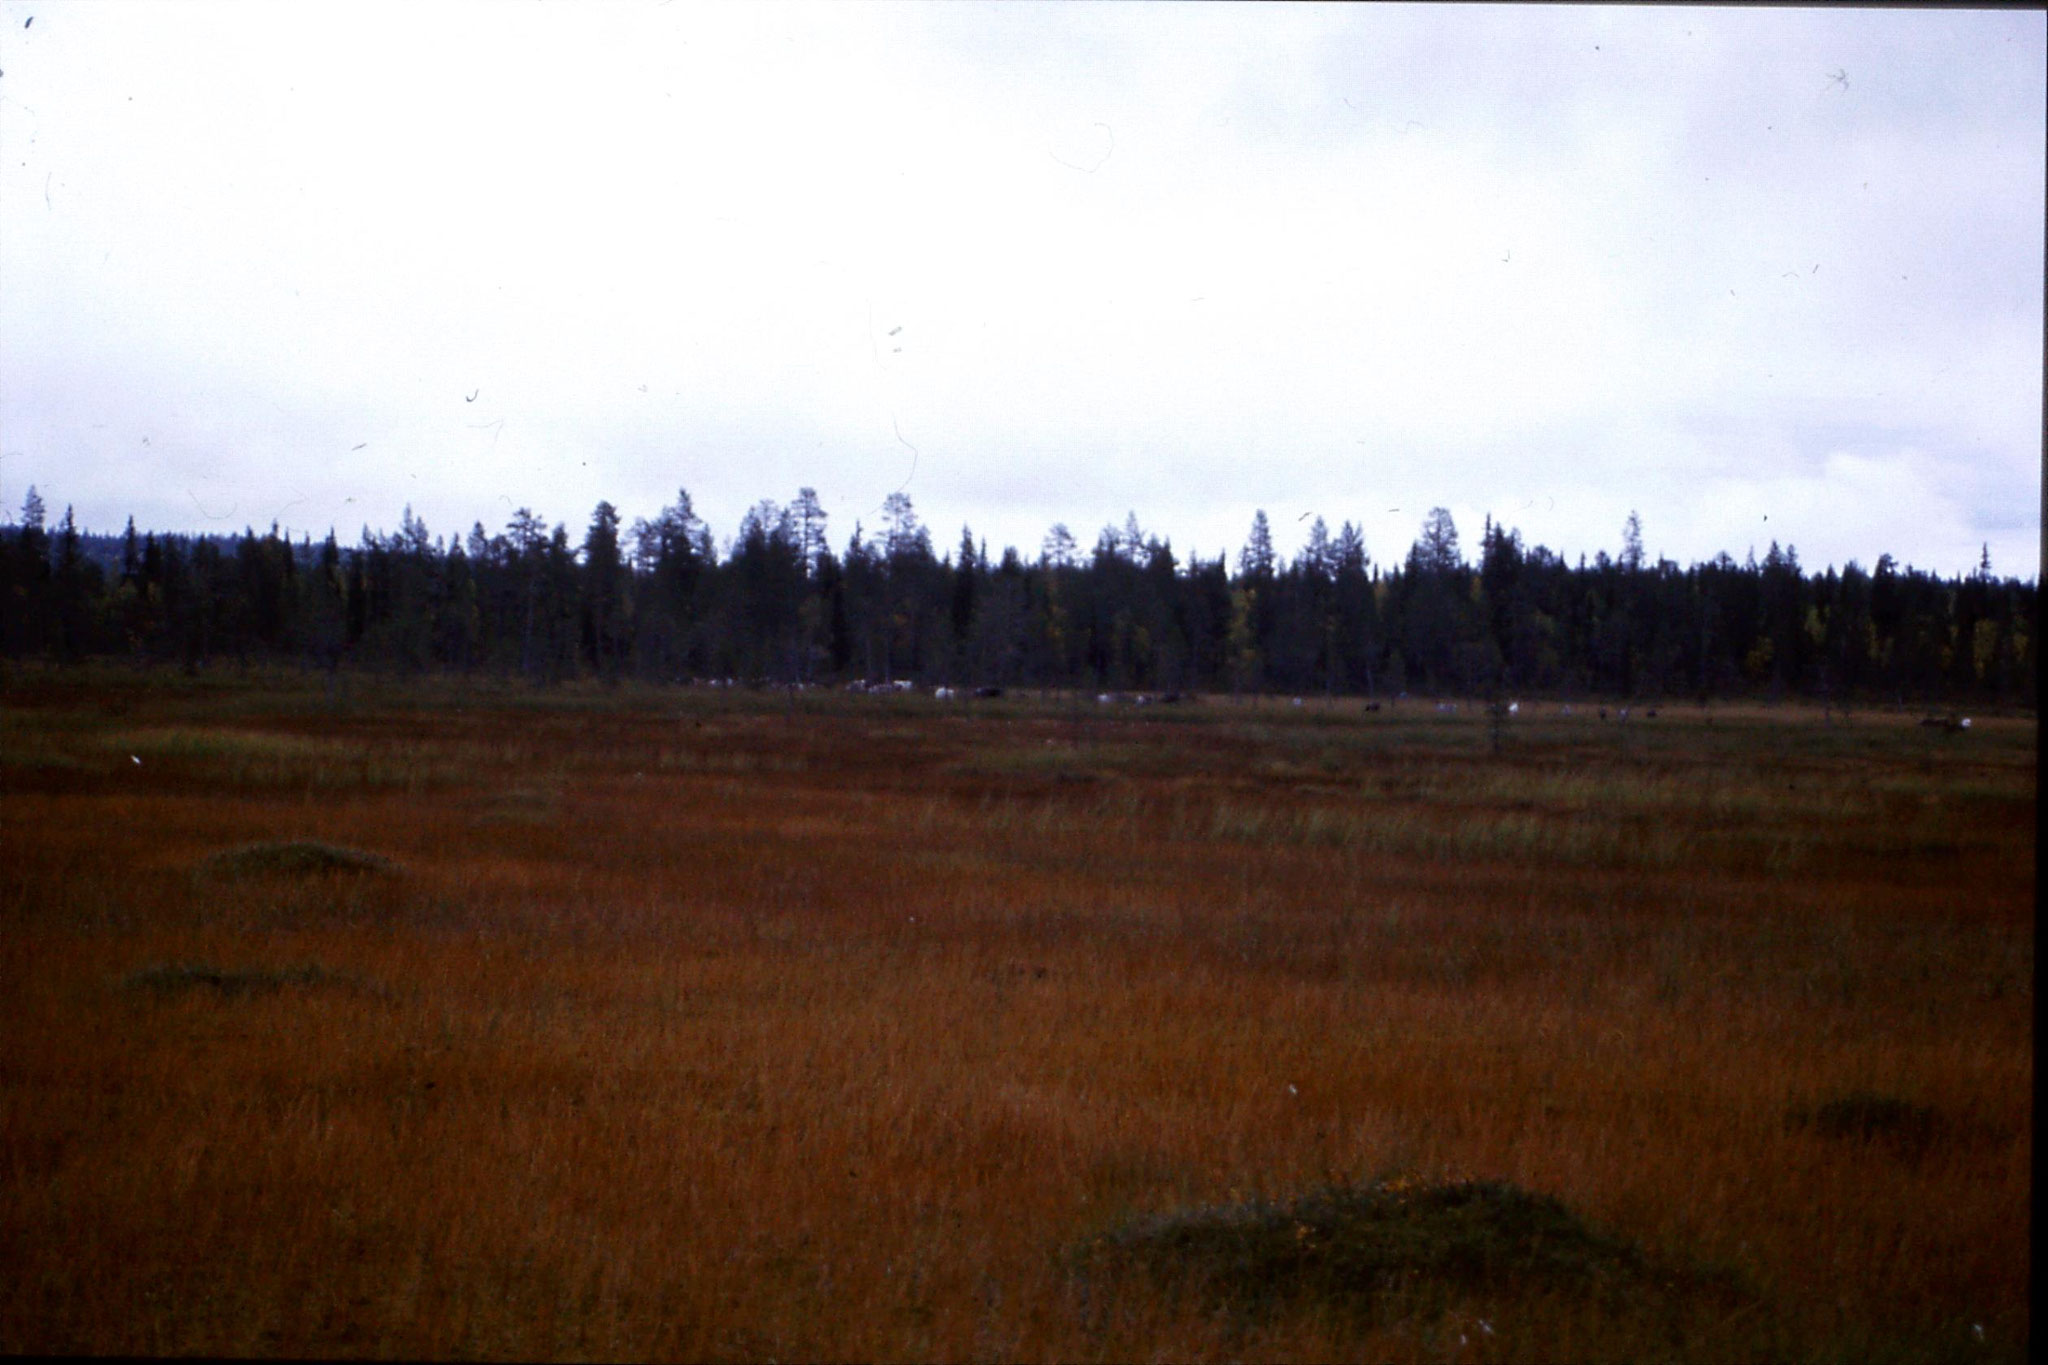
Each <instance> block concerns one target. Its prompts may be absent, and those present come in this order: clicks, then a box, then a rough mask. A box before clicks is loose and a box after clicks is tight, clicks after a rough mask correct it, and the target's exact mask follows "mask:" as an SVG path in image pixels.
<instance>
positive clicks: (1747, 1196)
mask: <svg viewBox="0 0 2048 1365" xmlns="http://www.w3.org/2000/svg"><path fill="white" fill-rule="evenodd" d="M352 688H353V691H352V694H351V695H350V696H348V697H347V698H345V699H344V700H343V701H342V702H340V703H338V704H337V703H332V702H330V701H329V700H328V699H327V697H326V696H325V694H324V692H323V690H322V688H321V687H320V686H319V685H318V684H317V683H315V684H306V685H301V684H299V683H297V682H295V681H292V680H290V679H271V680H269V681H268V683H267V684H265V685H256V684H214V683H204V682H187V681H182V680H181V681H178V682H175V683H174V682H172V681H170V680H167V679H164V678H160V677H148V676H144V677H140V678H135V679H129V678H119V677H115V676H113V675H111V674H104V675H102V674H93V675H87V677H86V679H85V680H83V681H81V680H80V679H78V678H76V677H74V676H71V675H65V674H59V673H54V672H52V673H44V674H29V675H20V674H17V675H16V676H15V677H14V679H13V680H12V681H11V682H10V684H9V685H8V689H7V691H6V694H5V702H6V704H5V707H4V710H0V869H4V871H0V925H4V933H0V1036H4V1038H5V1047H4V1050H0V1350H5V1351H10V1352H22V1351H94V1352H151V1353H171V1352H210V1353H231V1354H243V1353H249V1354H289V1355H309V1354H310V1355H357V1354H361V1355H390V1354H402V1355H408V1356H430V1357H437V1356H454V1355H513V1356H520V1357H547V1356H573V1357H579V1358H581V1357H617V1356H625V1357H636V1358H645V1357H681V1358H691V1359H713V1358H765V1357H778V1358H786V1357H790V1356H798V1357H811V1358H821V1357H831V1358H850V1357H858V1358H892V1359H893V1358H977V1359H988V1358H994V1359H1027V1358H1063V1359H1082V1358H1098V1357H1106V1358H1117V1359H1129V1358H1141V1357H1142V1358H1151V1357H1156V1356H1165V1357H1173V1358H1186V1357H1205V1356H1240V1357H1260V1358H1299V1357H1309V1358H1319V1357H1326V1356H1330V1355H1336V1354H1342V1355H1347V1356H1366V1357H1371V1358H1385V1359H1416V1360H1434V1359H1445V1360H1484V1359H1502V1360H1507V1359H1512V1360H1531V1359H1543V1358H1549V1359H1581V1358H1589V1357H1613V1358H1628V1359H1639V1358H1643V1357H1646V1356H1649V1357H1677V1358H1693V1359H1702V1360H1709V1359H1711V1360H1719V1359H1727V1358H1738V1357H1741V1358H1773V1359H1819V1358H1828V1359H1843V1358H1868V1357H1872V1356H1885V1357H1887V1358H1898V1359H1905V1358H1920V1357H1925V1356H1944V1357H1949V1358H1957V1359H1976V1358H2004V1359H2018V1358H2022V1357H2023V1356H2024V1355H2025V1353H2026V1349H2027V1343H2028V1341H2029V1336H2030V1319H2029V1316H2028V1302H2027V1292H2026V1291H2027V1282H2028V1271H2029V1249H2028V1205H2029V1202H2030V1199H2031V1191H2032V1187H2031V1172H2030V1159H2031V1146H2032V1127H2031V1112H2030V1096H2031V1085H2032V1075H2033V1042H2032V1034H2031V1025H2032V1014H2033V929H2032V906H2033V884H2034V872H2035V861H2034V860H2035V851H2034V810H2035V781H2036V774H2035V759H2034V722H2033V721H2032V719H2031V718H2028V719H2024V720H2019V719H2014V720H2004V721H2000V720H1985V719H1979V720H1978V721H1977V723H1976V724H1975V726H1973V728H1972V729H1970V730H1969V731H1967V732H1964V733H1961V734H1948V733H1944V732H1937V731H1930V730H1928V729H1924V728H1922V727H1920V726H1918V725H1917V724H1915V723H1914V722H1915V721H1916V720H1917V719H1918V718H1917V717H1893V716H1884V715H1878V714H1874V713H1872V714H1864V715H1858V716H1856V717H1854V718H1853V719H1852V720H1851V721H1850V722H1848V723H1846V724H1834V725H1825V724H1823V723H1822V719H1821V717H1820V716H1819V715H1818V714H1814V713H1799V712H1792V711H1789V710H1788V711H1785V712H1782V713H1778V712H1766V711H1761V710H1758V711H1751V712H1734V711H1722V710H1717V711H1715V712H1714V713H1713V714H1712V715H1711V716H1708V715H1705V714H1703V713H1701V712H1700V711H1698V710H1697V709H1694V708H1676V707H1674V708H1667V709H1666V711H1665V714H1664V715H1663V716H1662V717H1660V718H1658V719H1657V720H1655V721H1650V722H1638V721H1634V720H1632V721H1631V722H1630V723H1629V725H1628V726H1627V727H1626V728H1623V727H1621V726H1619V725H1615V724H1609V725H1602V724H1601V723H1599V722H1598V721H1597V720H1594V719H1592V718H1590V717H1571V718H1566V717H1563V716H1561V715H1559V714H1558V713H1557V711H1556V709H1555V708H1551V707H1543V708H1536V709H1537V710H1539V711H1540V714H1529V713H1530V711H1531V708H1528V707H1524V708H1523V711H1524V714H1523V715H1521V716H1519V717H1518V718H1517V720H1516V722H1515V724H1514V725H1513V726H1511V727H1510V728H1509V729H1508V731H1507V732H1506V734H1505V736H1504V738H1503V740H1502V742H1501V745H1500V748H1499V752H1497V753H1496V752H1494V751H1493V746H1492V743H1491V736H1490V735H1489V732H1488V728H1487V725H1486V723H1485V721H1484V720H1483V719H1482V718H1481V717H1480V716H1478V715H1475V714H1471V712H1472V711H1473V710H1474V708H1468V711H1467V713H1466V714H1463V715H1460V716H1442V715H1438V714H1435V713H1434V712H1428V711H1425V710H1423V709H1422V708H1419V707H1417V708H1414V709H1412V710H1411V709H1407V708H1400V709H1389V710H1387V711H1382V712H1379V713H1374V714H1370V715H1368V714H1366V713H1365V712H1364V711H1363V710H1362V709H1360V708H1358V707H1357V706H1356V705H1352V706H1348V707H1347V706H1345V705H1344V704H1342V703H1339V704H1337V705H1335V706H1332V707H1330V708H1329V709H1322V708H1319V707H1317V706H1314V705H1311V706H1308V707H1304V708H1301V709H1298V710H1297V709H1294V708H1286V709H1279V708H1273V707H1271V706H1267V707H1253V706H1248V705H1237V704H1233V703H1230V702H1226V701H1217V700H1212V701H1208V702H1203V703H1198V704H1193V705H1190V706H1187V707H1182V708H1175V709H1174V710H1173V711H1171V712H1170V713H1169V712H1167V711H1165V710H1159V711H1154V712H1152V713H1150V714H1146V713H1141V712H1136V711H1121V712H1116V713H1113V714H1110V713H1105V711H1104V709H1102V708H1097V707H1094V706H1092V705H1091V706H1088V707H1086V708H1081V707H1075V706H1069V705H1066V704H1063V703H1050V702H1048V703H1038V702H1020V701H1016V700H1014V699H1005V700H1004V701H1002V702H995V703H973V704H971V705H952V706H947V705H943V704H940V703H936V702H933V701H932V700H930V699H929V698H916V697H911V698H890V699H881V698H830V699H826V698H817V699H813V698H801V699H798V700H796V701H795V702H794V703H793V704H792V702H791V701H790V700H789V699H787V698H784V697H781V696H779V695H778V696H775V697H773V698H763V699H761V700H759V701H750V700H748V699H747V698H745V697H743V696H740V697H735V696H729V695H728V696H719V697H713V698H707V697H706V696H705V695H703V694H696V693H679V692H646V693H637V692H633V691H631V690H627V691H624V692H617V693H602V692H597V691H577V690H567V691H562V692H558V693H551V694H534V693H530V692H525V691H520V690H513V689H504V690H483V691H477V690H470V691H462V690H458V689H457V688H456V687H455V686H454V685H453V684H430V683H422V684H419V685H417V686H414V687H412V688H409V689H401V688H397V687H395V686H394V687H390V688H384V687H379V686H375V685H372V684H370V683H367V682H362V681H357V682H355V683H354V684H352ZM286 844H300V845H302V846H299V847H292V848H283V849H280V848H277V847H274V846H277V845H286ZM323 850H324V851H323ZM357 853H361V854H370V855H374V856H375V858H376V859H379V860H385V861H382V862H368V863H361V864H358V863H357V862H356V861H354V858H353V855H354V854H357ZM1395 1176H1400V1177H1403V1178H1405V1180H1407V1181H1409V1182H1420V1183H1419V1185H1418V1188H1427V1189H1435V1188H1442V1187H1444V1185H1445V1183H1446V1182H1457V1181H1468V1180H1469V1181H1483V1182H1499V1183H1500V1184H1501V1185H1502V1186H1504V1187H1513V1188H1514V1189H1519V1190H1522V1191H1529V1192H1533V1194H1534V1195H1535V1196H1539V1197H1541V1199H1547V1200H1554V1201H1556V1203H1557V1205H1558V1206H1561V1207H1562V1208H1563V1209H1566V1210H1569V1211H1570V1215H1571V1217H1573V1218H1576V1219H1581V1220H1584V1225H1585V1226H1586V1227H1588V1228H1591V1229H1595V1230H1597V1231H1596V1232H1595V1233H1592V1234H1589V1235H1590V1236H1593V1237H1595V1238H1596V1239H1604V1240H1596V1241H1592V1242H1589V1243H1588V1245H1592V1246H1598V1247H1602V1248H1606V1247H1609V1246H1626V1247H1628V1248H1631V1250H1630V1251H1629V1252H1628V1255H1630V1256H1633V1255H1637V1254H1640V1256H1641V1257H1643V1258H1645V1260H1644V1263H1645V1264H1655V1265H1659V1266H1669V1267H1681V1268H1685V1269H1684V1270H1683V1271H1682V1272H1674V1273H1682V1274H1693V1273H1695V1272H1696V1273H1697V1274H1698V1275H1699V1276H1700V1277H1701V1282H1702V1283H1707V1282H1708V1281H1711V1283H1712V1285H1713V1286H1714V1289H1713V1292H1712V1293H1711V1294H1706V1293H1703V1294H1702V1295H1700V1296H1698V1297H1697V1301H1689V1302H1688V1303H1687V1304H1685V1305H1683V1306H1681V1307H1680V1308H1677V1309H1674V1308H1672V1307H1671V1305H1670V1304H1669V1303H1668V1302H1663V1301H1661V1300H1660V1301H1658V1302H1655V1303H1653V1302H1652V1300H1653V1299H1656V1297H1657V1296H1656V1295H1655V1294H1648V1293H1646V1294H1645V1295H1644V1296H1643V1299H1642V1302H1641V1304H1640V1305H1639V1306H1638V1305H1636V1301H1635V1300H1633V1299H1631V1298H1630V1297H1629V1296H1628V1295H1627V1294H1622V1295H1621V1297H1619V1298H1617V1297H1616V1296H1615V1295H1614V1294H1607V1295H1598V1296H1574V1295H1573V1294H1572V1293H1569V1292H1565V1291H1564V1290H1560V1289H1558V1288H1556V1287H1555V1286H1554V1285H1549V1286H1547V1287H1542V1288H1539V1289H1537V1290H1532V1291H1527V1292H1524V1291H1521V1290H1517V1289H1515V1288H1514V1287H1512V1286H1509V1287H1508V1288H1500V1287H1498V1286H1490V1282H1489V1283H1478V1282H1476V1281H1475V1282H1473V1283H1472V1284H1467V1283H1465V1282H1463V1281H1460V1282H1458V1283H1456V1284H1450V1285H1448V1286H1447V1287H1446V1288H1445V1289H1444V1292H1443V1293H1442V1294H1441V1295H1438V1296H1436V1297H1435V1298H1430V1297H1429V1296H1428V1295H1424V1297H1423V1298H1421V1299H1417V1298H1415V1297H1414V1296H1413V1295H1412V1294H1411V1295H1410V1296H1409V1297H1408V1298H1405V1299H1398V1300H1390V1301H1389V1305H1390V1306H1388V1307H1387V1308H1386V1309H1385V1310H1384V1311H1379V1312H1377V1313H1371V1312H1368V1313H1364V1314H1359V1313H1353V1312H1350V1311H1349V1310H1347V1309H1345V1308H1344V1306H1343V1305H1342V1304H1340V1303H1338V1302H1336V1301H1335V1300H1326V1299H1320V1298H1318V1297H1317V1296H1316V1294H1315V1293H1314V1292H1309V1291H1308V1290H1306V1289H1305V1290H1303V1292H1300V1293H1292V1292H1290V1291H1289V1287H1288V1286H1287V1285H1285V1284H1282V1285H1279V1286H1277V1288H1278V1289H1279V1291H1280V1292H1279V1294H1278V1297H1277V1299H1276V1300H1275V1302H1276V1303H1277V1304H1278V1306H1277V1307H1275V1306H1273V1305H1270V1304H1269V1305H1266V1306H1265V1307H1263V1308H1261V1309H1259V1311H1252V1310H1251V1308H1250V1307H1248V1306H1247V1305H1246V1304H1242V1303H1236V1302H1233V1301H1230V1300H1228V1299H1227V1298H1226V1299H1225V1300H1220V1301H1219V1300H1217V1299H1215V1298H1214V1297H1213V1296H1205V1295H1203V1294H1200V1293H1191V1292H1181V1289H1180V1288H1179V1287H1178V1286H1177V1285H1176V1283H1175V1281H1174V1278H1173V1275H1172V1273H1170V1272H1171V1270H1172V1267H1171V1266H1167V1267H1166V1268H1165V1269H1164V1270H1162V1269H1161V1267H1160V1265H1159V1264H1158V1260H1159V1257H1160V1256H1161V1255H1162V1254H1170V1253H1161V1252H1160V1251H1159V1250H1158V1249H1157V1246H1156V1245H1154V1244H1152V1243H1147V1244H1146V1246H1147V1247H1149V1248H1150V1250H1148V1251H1147V1252H1146V1253H1145V1254H1146V1256H1148V1257H1149V1258H1150V1260H1148V1261H1147V1262H1146V1264H1145V1265H1144V1266H1137V1265H1135V1264H1134V1265H1133V1266H1131V1267H1127V1268H1126V1270H1127V1273H1124V1272H1120V1271H1119V1270H1118V1268H1117V1267H1115V1266H1114V1265H1111V1266H1108V1267H1106V1268H1105V1267H1104V1265H1103V1264H1102V1262H1103V1259H1104V1257H1106V1256H1113V1255H1114V1254H1115V1253H1116V1249H1117V1248H1118V1247H1120V1246H1125V1245H1136V1243H1135V1242H1133V1240H1132V1239H1133V1236H1134V1234H1133V1233H1132V1232H1131V1229H1132V1228H1134V1227H1151V1226H1165V1225H1164V1224H1159V1223H1158V1221H1157V1220H1156V1219H1155V1220H1154V1221H1153V1222H1152V1223H1146V1222H1145V1221H1144V1219H1145V1217H1146V1216H1149V1215H1162V1216H1166V1217H1172V1216H1175V1215H1177V1214H1180V1213H1188V1215H1189V1217H1190V1218H1193V1217H1194V1214H1193V1213H1192V1212H1189V1211H1196V1210H1201V1209H1205V1208H1212V1207H1214V1206H1231V1205H1244V1206H1246V1207H1248V1208H1255V1209H1256V1208H1264V1209H1268V1210H1283V1211H1284V1210H1288V1209H1295V1208H1309V1207H1323V1205H1311V1204H1300V1205H1296V1204H1292V1203H1290V1202H1289V1201H1296V1200H1301V1199H1306V1198H1308V1197H1309V1196H1311V1195H1312V1194H1313V1193H1314V1192H1315V1191H1318V1190H1322V1189H1326V1188H1328V1187H1330V1186H1333V1185H1334V1186H1360V1187H1362V1186H1365V1185H1367V1184H1368V1183H1369V1182H1372V1181H1374V1180H1376V1179H1379V1178H1382V1177H1395ZM1403 1188H1406V1186H1403ZM1459 1188H1463V1187H1459ZM1486 1188H1493V1187H1492V1186H1487V1187H1486ZM1518 1197H1519V1196H1518ZM1260 1201H1263V1202H1260ZM1515 1207H1522V1205H1515ZM1529 1207H1537V1208H1541V1209H1548V1208H1550V1205H1548V1204H1542V1203H1540V1202H1539V1203H1538V1204H1531V1205H1529ZM1233 1216H1234V1215H1233ZM1276 1216H1277V1215H1276ZM1287 1216H1290V1217H1292V1216H1297V1215H1295V1214H1288V1215H1287ZM1299 1216H1300V1217H1302V1218H1306V1217H1307V1215H1305V1214H1304V1215H1299ZM1225 1221H1226V1223H1228V1218H1226V1220H1225ZM1230 1225H1231V1226H1236V1224H1230ZM1189 1226H1200V1227H1207V1226H1210V1224H1206V1223H1199V1222H1191V1223H1190V1224H1189ZM1313 1232H1314V1230H1313V1229H1310V1228H1309V1227H1308V1225H1307V1223H1306V1222H1304V1223H1303V1224H1302V1231H1301V1232H1299V1233H1298V1234H1297V1235H1298V1236H1299V1237H1300V1238H1301V1239H1303V1240H1304V1241H1307V1239H1309V1238H1310V1237H1311V1235H1312V1233H1313ZM1601 1254H1602V1255H1606V1254H1607V1253H1606V1252H1605V1251H1602V1252H1601ZM1616 1254H1617V1255H1620V1254H1621V1253H1616ZM1621 1263H1622V1262H1620V1261H1617V1262H1616V1264H1621ZM1627 1264H1629V1265H1634V1264H1636V1263H1635V1262H1634V1261H1628V1262H1627ZM1418 1266H1421V1272H1426V1271H1427V1266H1422V1265H1421V1263H1420V1262H1418ZM1631 1273H1633V1272H1631ZM1424 1278H1426V1274H1425V1275H1424ZM1631 1283H1632V1282H1631ZM1412 1287H1413V1286H1411V1288H1412ZM1422 1288H1425V1289H1426V1288H1427V1286H1426V1285H1424V1286H1422ZM1672 1292H1676V1291H1672ZM1666 1297H1667V1298H1668V1295H1667V1296H1666Z"/></svg>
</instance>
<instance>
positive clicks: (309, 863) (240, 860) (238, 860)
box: [200, 839, 400, 880]
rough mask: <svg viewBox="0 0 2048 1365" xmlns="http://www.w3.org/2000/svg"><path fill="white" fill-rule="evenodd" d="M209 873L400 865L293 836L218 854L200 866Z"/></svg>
mask: <svg viewBox="0 0 2048 1365" xmlns="http://www.w3.org/2000/svg"><path fill="white" fill-rule="evenodd" d="M200 870H201V871H202V872H204V873H205V874H206V875H208V876H212V877H219V878H223V879H226V880H238V879H241V878H245V877H317V876H322V875H329V874H335V873H344V874H349V873H353V874H370V875H375V876H393V875H396V874H397V873H398V872H399V870H400V869H399V866H398V864H397V863H395V862H393V861H392V860H391V859H389V858H386V857H384V856H382V855H381V854H377V853H365V852H363V851H362V850H361V849H355V848H343V847H341V846H340V845H338V844H328V843H321V842H320V841H318V840H314V839H291V840H285V841H282V842H277V843H261V844H249V845H246V846H244V847H242V848H232V849H228V850H227V851H225V852H222V853H216V854H214V855H213V856H212V857H210V858H208V859H207V860H206V861H205V862H204V863H202V864H201V865H200Z"/></svg>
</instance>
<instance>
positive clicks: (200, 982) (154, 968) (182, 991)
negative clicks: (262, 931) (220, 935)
mask: <svg viewBox="0 0 2048 1365" xmlns="http://www.w3.org/2000/svg"><path fill="white" fill-rule="evenodd" d="M121 984H122V985H123V986H124V987H125V988H127V989H128V990H131V991H138V992H143V993H146V994H149V995H153V996H159V997H174V996H181V995H189V994H192V993H193V992H195V991H200V992H210V993H211V994H213V995H216V996H219V997H220V998H221V999H223V1000H235V999H240V998H243V997H245V996H252V995H274V994H276V993H277V992H278V991H281V990H285V989H287V988H290V989H293V990H318V989H322V988H326V989H332V990H343V991H360V992H367V993H370V994H380V993H381V992H380V991H379V990H378V988H377V987H376V986H375V985H374V984H372V983H369V982H366V981H364V980H363V979H362V978H360V977H357V976H355V975H353V974H351V973H347V972H336V971H331V970H329V969H328V968H326V967H322V966H321V965H320V964H319V963H317V962H307V963H302V964H300V965H299V966H296V967H216V966H214V965H212V964H211V963H206V962H175V963H173V962H157V963H152V964H150V965H149V966H147V967H141V968H138V969H136V970H135V971H132V972H130V973H128V975H127V976H126V977H124V978H123V979H122V982H121Z"/></svg>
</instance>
